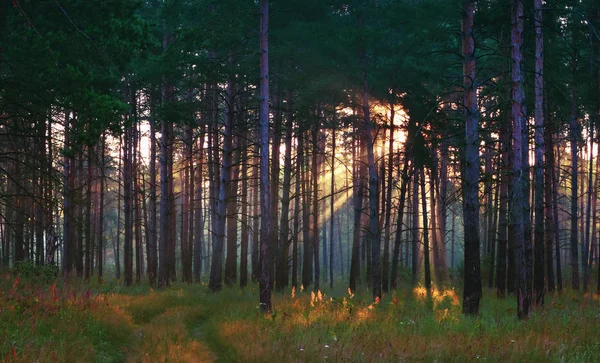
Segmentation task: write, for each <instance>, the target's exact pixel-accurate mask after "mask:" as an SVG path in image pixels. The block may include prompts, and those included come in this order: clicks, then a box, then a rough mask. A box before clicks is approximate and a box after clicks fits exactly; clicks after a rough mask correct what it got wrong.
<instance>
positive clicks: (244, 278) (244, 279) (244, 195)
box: [240, 139, 250, 288]
mask: <svg viewBox="0 0 600 363" xmlns="http://www.w3.org/2000/svg"><path fill="white" fill-rule="evenodd" d="M241 148H242V150H243V154H244V155H247V152H248V141H247V140H246V139H243V141H242V145H241ZM241 162H242V174H241V179H242V191H241V204H242V221H241V222H242V231H241V232H242V233H241V234H242V236H241V237H242V238H241V244H240V247H241V248H240V287H241V288H244V287H246V286H247V285H248V241H249V238H248V237H249V236H248V231H249V229H250V228H249V226H248V211H249V208H248V159H246V158H244V159H242V161H241Z"/></svg>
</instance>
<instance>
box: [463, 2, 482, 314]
mask: <svg viewBox="0 0 600 363" xmlns="http://www.w3.org/2000/svg"><path fill="white" fill-rule="evenodd" d="M473 15H474V4H473V1H472V0H467V1H465V3H464V9H463V14H462V37H463V39H462V55H463V76H464V81H463V82H464V87H465V94H464V104H465V133H466V151H465V167H464V170H465V176H464V178H463V179H464V182H463V183H464V184H463V218H464V224H465V226H464V231H465V245H464V256H465V257H464V264H465V277H464V283H465V285H464V293H463V299H464V302H463V313H465V314H469V315H473V314H477V313H478V312H479V300H480V299H481V272H480V260H479V202H478V192H479V134H478V124H479V112H478V109H477V84H476V81H475V76H476V72H475V41H474V39H473Z"/></svg>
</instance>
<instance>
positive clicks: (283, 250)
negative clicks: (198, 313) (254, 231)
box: [273, 95, 293, 291]
mask: <svg viewBox="0 0 600 363" xmlns="http://www.w3.org/2000/svg"><path fill="white" fill-rule="evenodd" d="M291 102H292V97H291V95H290V97H289V99H288V110H287V127H286V131H285V154H284V155H285V156H284V158H285V159H284V165H283V190H282V194H281V222H280V229H279V250H278V255H277V266H276V273H277V278H276V281H275V289H276V290H277V291H283V289H284V287H285V286H286V285H287V276H288V254H289V253H288V251H289V234H290V223H289V220H290V218H289V215H290V189H291V180H292V179H291V177H292V175H291V174H292V141H293V110H292V107H291ZM273 158H274V157H273Z"/></svg>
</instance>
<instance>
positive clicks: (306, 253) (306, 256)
mask: <svg viewBox="0 0 600 363" xmlns="http://www.w3.org/2000/svg"><path fill="white" fill-rule="evenodd" d="M305 134H306V133H303V135H305ZM305 141H306V140H305ZM307 149H308V146H307ZM305 159H306V160H304V166H303V172H302V176H303V179H304V181H303V183H302V225H303V227H302V285H303V286H304V288H305V289H306V288H308V286H310V285H311V284H312V278H313V257H314V256H313V251H312V248H313V243H312V229H311V227H312V225H311V206H312V191H311V188H310V174H309V170H308V169H309V165H308V164H309V163H310V160H309V158H308V157H306V158H305Z"/></svg>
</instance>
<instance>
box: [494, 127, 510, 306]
mask: <svg viewBox="0 0 600 363" xmlns="http://www.w3.org/2000/svg"><path fill="white" fill-rule="evenodd" d="M511 130H512V128H511V126H510V120H505V125H504V126H503V127H502V131H501V134H500V140H501V148H502V150H501V157H502V166H501V168H502V174H501V177H500V208H499V209H498V214H499V216H498V258H497V263H496V296H498V297H499V298H503V297H504V296H505V295H506V278H507V252H508V243H507V242H508V241H507V239H508V236H507V227H508V219H507V212H508V207H509V186H510V162H511V161H510V148H511V144H510V137H511Z"/></svg>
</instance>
